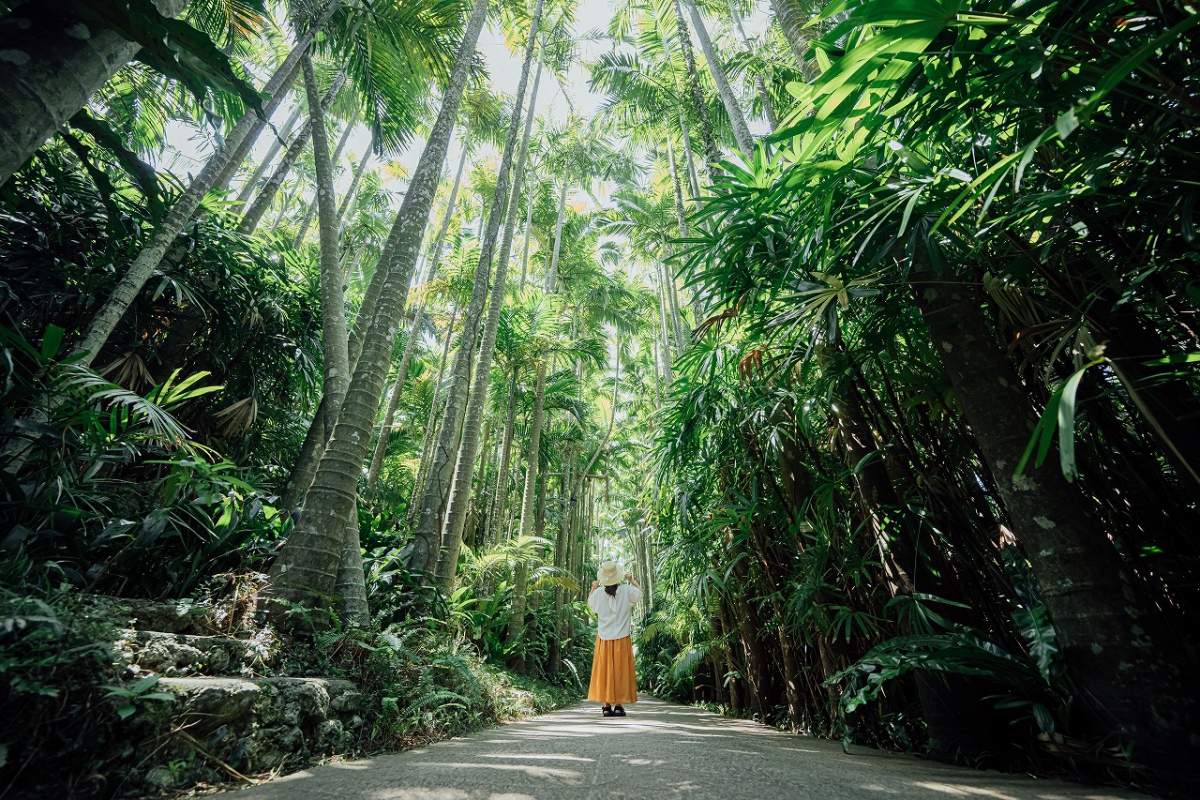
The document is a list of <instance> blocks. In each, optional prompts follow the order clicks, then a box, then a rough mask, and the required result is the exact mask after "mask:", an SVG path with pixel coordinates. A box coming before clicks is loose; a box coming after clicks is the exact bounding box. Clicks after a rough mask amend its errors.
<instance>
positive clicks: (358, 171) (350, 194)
mask: <svg viewBox="0 0 1200 800" xmlns="http://www.w3.org/2000/svg"><path fill="white" fill-rule="evenodd" d="M369 163H371V153H370V151H367V152H366V153H363V154H362V158H360V159H359V160H358V166H356V167H355V168H354V177H353V178H351V179H350V187H349V188H348V189H346V194H345V196H344V197H342V202H340V203H338V210H337V215H338V222H341V221H342V220H344V219H345V218H346V211H347V210H348V209H349V208H350V204H351V203H353V202H354V198H355V196H357V195H358V187H359V186H360V185H361V184H362V179H363V175H365V174H366V172H367V164H369Z"/></svg>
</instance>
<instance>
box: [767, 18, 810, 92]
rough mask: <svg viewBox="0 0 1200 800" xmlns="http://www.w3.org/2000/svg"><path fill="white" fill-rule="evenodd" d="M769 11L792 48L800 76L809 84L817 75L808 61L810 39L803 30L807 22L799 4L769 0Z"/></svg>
mask: <svg viewBox="0 0 1200 800" xmlns="http://www.w3.org/2000/svg"><path fill="white" fill-rule="evenodd" d="M771 10H772V11H774V12H775V21H776V22H778V23H779V29H780V30H782V31H783V37H784V38H785V39H787V41H788V45H789V46H790V47H791V48H792V55H794V56H795V57H796V64H797V66H799V67H800V74H801V75H803V76H804V80H805V81H806V82H808V83H811V82H812V81H813V79H814V78H816V77H817V73H816V70H815V69H813V65H812V62H811V61H809V60H808V48H809V45H810V44H811V43H812V39H811V37H810V36H809V35H808V32H807V31H806V30H805V25H806V24H807V22H808V20H807V18H806V17H805V14H804V11H803V10H802V9H801V8H800V3H799V2H798V0H771Z"/></svg>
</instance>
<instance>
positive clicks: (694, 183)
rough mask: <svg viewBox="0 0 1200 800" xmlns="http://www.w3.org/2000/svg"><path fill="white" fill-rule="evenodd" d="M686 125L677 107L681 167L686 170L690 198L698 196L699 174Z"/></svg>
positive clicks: (682, 114)
mask: <svg viewBox="0 0 1200 800" xmlns="http://www.w3.org/2000/svg"><path fill="white" fill-rule="evenodd" d="M689 127H690V126H689V125H688V123H687V114H686V113H685V112H684V110H683V106H680V107H679V135H680V138H682V139H683V166H684V167H685V168H686V169H685V171H686V173H687V179H688V186H690V187H691V190H692V197H693V198H697V197H699V196H700V173H699V172H698V171H697V170H696V155H695V153H693V152H692V135H691V131H690V130H689Z"/></svg>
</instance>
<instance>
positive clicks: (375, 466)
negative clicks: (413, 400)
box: [367, 303, 425, 491]
mask: <svg viewBox="0 0 1200 800" xmlns="http://www.w3.org/2000/svg"><path fill="white" fill-rule="evenodd" d="M415 316H416V317H417V318H416V319H415V320H413V329H412V330H411V331H409V334H408V341H407V342H406V343H405V345H404V355H403V356H402V357H401V358H400V366H398V367H397V368H396V382H395V383H394V384H392V393H391V396H390V397H388V404H387V411H385V412H384V414H383V424H382V425H380V426H379V438H378V439H377V440H376V442H375V452H374V454H373V455H372V456H371V466H370V468H369V469H368V470H367V488H368V489H371V490H372V491H374V489H375V487H376V485H378V483H379V473H380V471H382V470H383V457H384V456H385V455H387V448H388V439H389V438H391V435H392V429H393V428H394V427H395V422H396V409H398V408H399V407H400V393H401V392H403V391H404V382H405V380H406V379H407V378H408V370H409V367H410V366H411V365H412V359H413V353H414V352H415V351H416V349H417V326H418V325H420V322H421V318H422V317H424V316H425V304H424V303H422V304H421V307H420V308H418V309H417V311H416V315H415Z"/></svg>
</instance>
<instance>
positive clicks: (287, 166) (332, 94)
mask: <svg viewBox="0 0 1200 800" xmlns="http://www.w3.org/2000/svg"><path fill="white" fill-rule="evenodd" d="M345 82H346V72H345V71H344V70H343V71H342V72H341V74H339V75H338V76H337V77H336V78H334V81H333V84H332V85H331V86H330V87H329V91H327V92H326V93H325V96H324V97H323V98H321V100H320V101H319V103H318V104H317V105H318V107H319V108H320V110H321V115H322V117H324V115H325V114H326V113H327V112H328V111H329V107H330V106H332V105H333V101H334V98H336V97H337V95H338V92H340V91H341V90H342V86H343V85H344V84H345ZM312 135H313V128H312V117H311V115H310V116H309V119H308V121H307V122H305V123H304V127H303V128H301V129H300V130H299V131H298V132H297V133H296V138H295V139H293V140H292V141H291V142H289V143H288V147H287V151H286V152H285V153H284V154H283V158H282V159H281V160H280V162H279V164H278V165H276V167H275V171H274V172H272V173H271V177H270V178H268V179H267V182H266V183H265V184H263V188H262V190H261V191H260V192H259V193H258V196H257V197H255V198H254V202H253V203H251V204H250V207H249V208H248V209H246V213H245V214H244V215H242V221H241V222H239V223H238V233H245V234H251V233H254V231H255V230H257V229H258V223H259V222H261V221H262V218H263V215H264V214H266V213H267V210H268V209H270V208H271V203H273V202H274V201H275V195H276V194H278V193H279V190H280V188H281V187H282V186H283V182H284V181H285V180H287V176H288V173H290V172H291V171H292V167H294V166H295V165H296V161H298V160H299V158H300V154H301V153H303V152H304V148H305V147H307V146H308V140H309V139H311V138H312Z"/></svg>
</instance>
